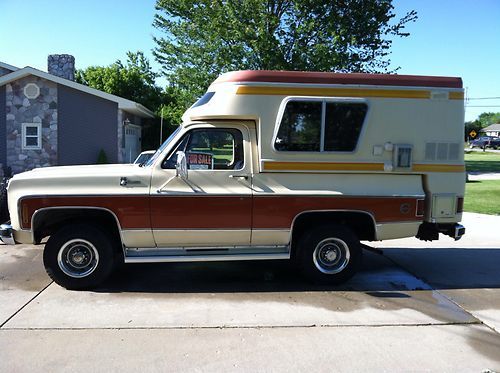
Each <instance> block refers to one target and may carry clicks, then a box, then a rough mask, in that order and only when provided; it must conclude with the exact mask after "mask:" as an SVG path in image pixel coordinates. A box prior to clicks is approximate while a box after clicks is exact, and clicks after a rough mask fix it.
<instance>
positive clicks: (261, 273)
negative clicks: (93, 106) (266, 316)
mask: <svg viewBox="0 0 500 373" xmlns="http://www.w3.org/2000/svg"><path fill="white" fill-rule="evenodd" d="M498 263H500V249H496V248H494V249H460V248H453V249H394V248H391V249H385V250H384V255H378V254H374V253H371V252H365V255H364V258H363V265H362V268H361V270H360V271H359V273H358V274H357V275H356V276H354V278H352V279H351V280H350V281H348V282H347V283H345V284H342V285H337V286H333V285H315V284H311V283H309V282H307V281H306V280H304V279H303V278H302V277H301V276H300V274H299V272H298V270H297V269H296V268H295V267H294V266H293V265H292V264H291V263H289V262H288V261H242V262H207V263H162V264H140V265H139V264H133V265H125V266H123V267H122V268H121V269H120V270H118V271H117V272H116V273H115V274H114V275H113V276H112V278H111V279H110V280H109V281H107V282H106V283H105V284H103V286H102V287H100V288H98V289H96V290H95V291H97V292H143V293H206V292H211V293H226V292H296V291H364V292H369V293H370V294H372V295H374V296H379V297H405V296H406V295H405V294H404V293H401V291H403V292H404V291H411V290H429V289H434V290H440V289H473V288H500V271H499V270H498ZM383 292H386V293H383Z"/></svg>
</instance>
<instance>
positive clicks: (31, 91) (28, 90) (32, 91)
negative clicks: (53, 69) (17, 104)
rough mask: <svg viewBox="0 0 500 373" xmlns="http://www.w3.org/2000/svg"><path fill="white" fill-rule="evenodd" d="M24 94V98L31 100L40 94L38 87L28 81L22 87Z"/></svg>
mask: <svg viewBox="0 0 500 373" xmlns="http://www.w3.org/2000/svg"><path fill="white" fill-rule="evenodd" d="M24 95H25V96H26V98H29V99H30V100H33V99H35V98H37V97H38V96H40V87H38V86H37V85H36V84H35V83H28V84H26V86H25V87H24Z"/></svg>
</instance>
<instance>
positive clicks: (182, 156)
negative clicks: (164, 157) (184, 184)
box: [175, 151, 188, 180]
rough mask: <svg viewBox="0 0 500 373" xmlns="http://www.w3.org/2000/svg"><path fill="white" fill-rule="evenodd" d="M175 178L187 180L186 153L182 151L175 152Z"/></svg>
mask: <svg viewBox="0 0 500 373" xmlns="http://www.w3.org/2000/svg"><path fill="white" fill-rule="evenodd" d="M175 171H176V173H175V176H177V177H180V178H181V179H183V180H187V179H188V168H187V159H186V153H184V152H182V151H178V152H177V161H176V163H175Z"/></svg>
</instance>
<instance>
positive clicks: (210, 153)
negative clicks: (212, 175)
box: [162, 128, 245, 170]
mask: <svg viewBox="0 0 500 373" xmlns="http://www.w3.org/2000/svg"><path fill="white" fill-rule="evenodd" d="M178 151H183V152H184V153H185V154H186V159H187V165H188V169H190V170H241V169H242V168H243V166H244V163H245V162H244V154H243V153H244V152H243V136H242V134H241V132H240V131H239V130H237V129H232V128H227V129H226V128H225V129H219V128H217V129H215V128H210V129H195V130H192V131H190V132H188V133H187V134H186V135H184V137H183V138H182V140H181V141H180V142H179V144H178V145H177V147H176V148H175V150H174V151H173V152H172V153H171V154H170V155H169V156H168V157H167V158H166V159H165V161H163V164H162V167H163V168H167V169H174V168H175V163H176V160H177V152H178Z"/></svg>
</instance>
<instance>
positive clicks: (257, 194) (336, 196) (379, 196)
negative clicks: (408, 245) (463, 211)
mask: <svg viewBox="0 0 500 373" xmlns="http://www.w3.org/2000/svg"><path fill="white" fill-rule="evenodd" d="M327 193H328V194H327ZM334 193H335V192H330V191H325V194H308V193H304V194H288V193H286V194H276V193H266V192H262V193H261V192H255V193H254V195H253V196H254V197H308V198H309V197H328V198H332V197H334V198H363V199H374V198H378V199H380V198H417V199H418V198H424V197H425V195H424V194H401V195H390V196H383V195H377V196H374V195H371V196H362V195H357V194H334Z"/></svg>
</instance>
